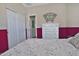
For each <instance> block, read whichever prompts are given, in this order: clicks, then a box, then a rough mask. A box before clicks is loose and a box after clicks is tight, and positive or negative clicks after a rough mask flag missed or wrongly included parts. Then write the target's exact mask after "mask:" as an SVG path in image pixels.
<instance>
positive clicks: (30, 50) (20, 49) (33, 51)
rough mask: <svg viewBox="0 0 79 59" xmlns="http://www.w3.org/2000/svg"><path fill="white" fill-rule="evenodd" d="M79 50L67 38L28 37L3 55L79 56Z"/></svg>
mask: <svg viewBox="0 0 79 59" xmlns="http://www.w3.org/2000/svg"><path fill="white" fill-rule="evenodd" d="M78 55H79V50H78V49H76V48H75V47H74V46H73V45H71V44H69V43H68V41H67V39H28V40H25V41H23V42H21V43H19V44H18V45H16V46H15V47H13V48H11V49H9V50H8V51H6V52H4V53H3V54H1V56H78Z"/></svg>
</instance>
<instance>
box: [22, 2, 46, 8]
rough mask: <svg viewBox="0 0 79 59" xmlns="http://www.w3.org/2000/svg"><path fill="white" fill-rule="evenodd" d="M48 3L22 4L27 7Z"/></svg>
mask: <svg viewBox="0 0 79 59" xmlns="http://www.w3.org/2000/svg"><path fill="white" fill-rule="evenodd" d="M44 4H47V3H23V4H22V5H23V6H25V7H34V6H40V5H44Z"/></svg>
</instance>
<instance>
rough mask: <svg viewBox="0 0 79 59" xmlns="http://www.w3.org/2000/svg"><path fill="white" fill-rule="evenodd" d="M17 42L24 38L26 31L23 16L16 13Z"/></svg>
mask: <svg viewBox="0 0 79 59" xmlns="http://www.w3.org/2000/svg"><path fill="white" fill-rule="evenodd" d="M16 24H17V39H18V40H17V42H18V43H19V42H21V41H24V40H25V39H26V31H25V16H24V15H21V14H17V20H16Z"/></svg>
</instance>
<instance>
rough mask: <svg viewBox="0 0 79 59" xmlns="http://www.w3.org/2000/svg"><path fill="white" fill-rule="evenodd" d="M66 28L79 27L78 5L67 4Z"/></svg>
mask: <svg viewBox="0 0 79 59" xmlns="http://www.w3.org/2000/svg"><path fill="white" fill-rule="evenodd" d="M67 8H68V27H79V3H72V4H68V6H67Z"/></svg>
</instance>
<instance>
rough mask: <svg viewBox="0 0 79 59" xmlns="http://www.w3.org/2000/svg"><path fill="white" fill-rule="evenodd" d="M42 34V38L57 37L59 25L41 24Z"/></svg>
mask: <svg viewBox="0 0 79 59" xmlns="http://www.w3.org/2000/svg"><path fill="white" fill-rule="evenodd" d="M42 35H43V38H44V39H58V38H59V25H58V24H57V23H46V24H43V25H42Z"/></svg>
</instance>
